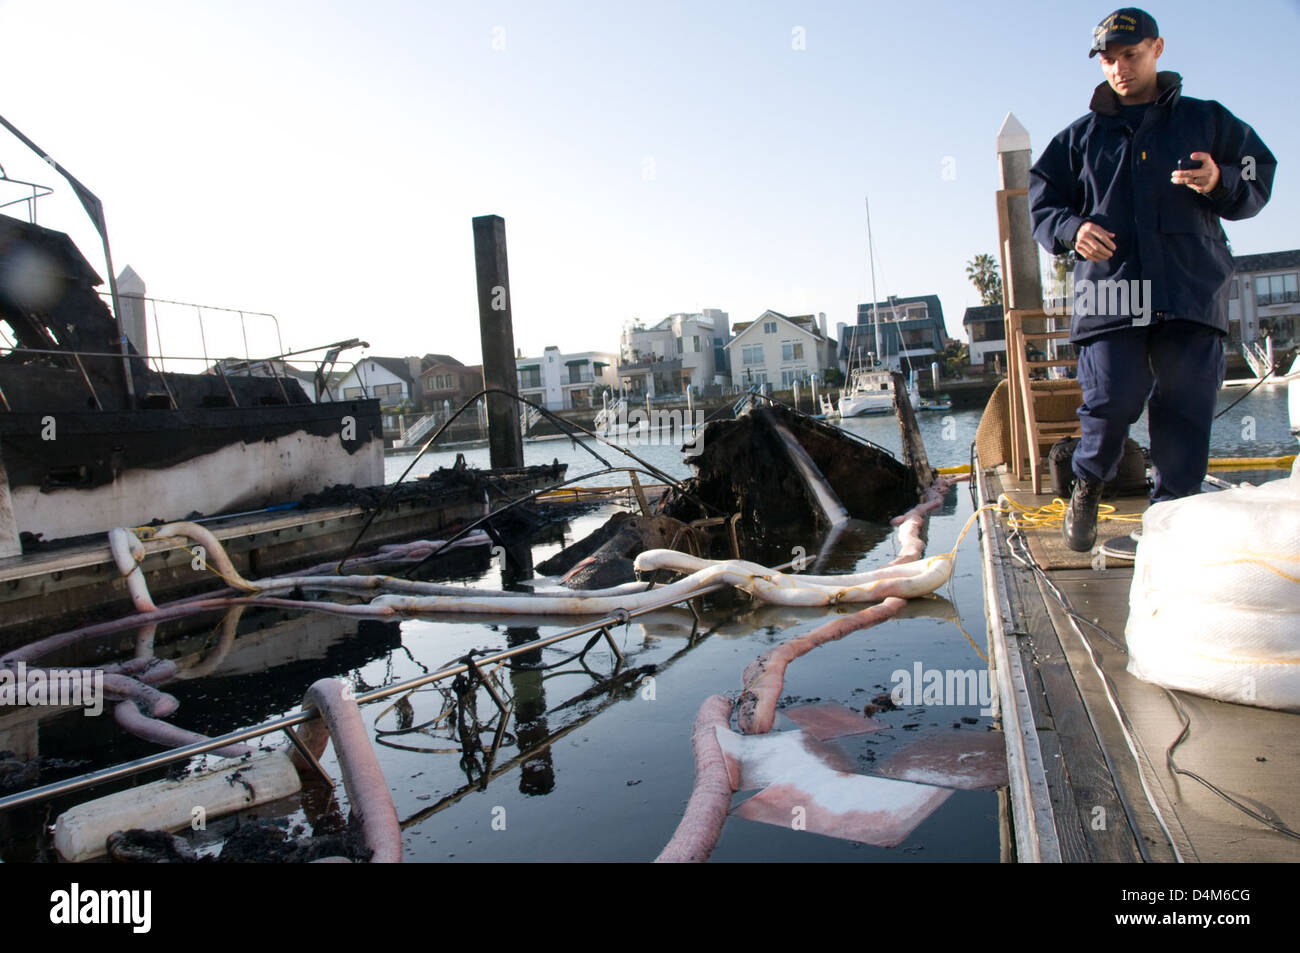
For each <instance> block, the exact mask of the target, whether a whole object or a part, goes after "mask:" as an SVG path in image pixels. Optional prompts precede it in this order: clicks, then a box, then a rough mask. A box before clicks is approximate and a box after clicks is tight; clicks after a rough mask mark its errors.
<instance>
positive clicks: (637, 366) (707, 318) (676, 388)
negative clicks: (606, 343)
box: [618, 308, 731, 397]
mask: <svg viewBox="0 0 1300 953" xmlns="http://www.w3.org/2000/svg"><path fill="white" fill-rule="evenodd" d="M730 337H731V326H730V319H729V317H728V315H727V312H725V311H719V310H718V309H717V308H705V309H704V310H703V311H700V312H698V313H691V314H687V313H684V312H683V313H678V314H670V315H669V316H668V317H666V318H664V319H663V320H662V321H659V322H658V323H656V324H654V325H652V326H651V327H648V328H647V327H645V326H643V325H641V324H638V323H634V324H633V325H632V326H631V327H628V328H624V330H623V335H622V338H621V340H620V342H619V351H620V354H619V362H618V380H619V386H620V387H621V388H622V389H623V390H624V391H625V392H626V393H628V394H632V395H636V396H650V397H655V396H659V395H663V394H680V393H682V392H683V391H684V390H685V389H686V387H687V385H690V387H691V388H692V389H693V390H694V391H695V393H697V394H703V393H708V392H709V391H710V390H711V389H713V388H715V387H716V388H721V387H724V386H726V385H727V384H728V383H730V380H731V368H730V363H729V361H728V354H727V350H726V344H727V341H728V340H729V339H730Z"/></svg>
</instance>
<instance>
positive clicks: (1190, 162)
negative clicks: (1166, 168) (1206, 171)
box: [1178, 156, 1205, 172]
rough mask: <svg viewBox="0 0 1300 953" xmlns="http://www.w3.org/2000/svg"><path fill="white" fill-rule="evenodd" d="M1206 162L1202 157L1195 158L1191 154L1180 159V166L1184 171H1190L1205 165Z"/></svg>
mask: <svg viewBox="0 0 1300 953" xmlns="http://www.w3.org/2000/svg"><path fill="white" fill-rule="evenodd" d="M1204 165H1205V163H1204V162H1203V161H1202V160H1200V159H1193V158H1192V157H1191V156H1185V157H1184V158H1182V159H1179V160H1178V168H1179V170H1180V171H1183V172H1190V171H1191V170H1193V169H1199V168H1201V167H1203V166H1204Z"/></svg>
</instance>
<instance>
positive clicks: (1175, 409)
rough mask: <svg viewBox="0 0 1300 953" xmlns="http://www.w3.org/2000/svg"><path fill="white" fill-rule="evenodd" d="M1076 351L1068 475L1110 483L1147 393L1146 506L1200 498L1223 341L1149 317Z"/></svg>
mask: <svg viewBox="0 0 1300 953" xmlns="http://www.w3.org/2000/svg"><path fill="white" fill-rule="evenodd" d="M1079 351H1080V353H1079V383H1080V384H1081V385H1082V386H1083V406H1082V407H1080V408H1079V423H1080V424H1081V425H1082V427H1083V437H1082V439H1080V441H1079V445H1078V446H1077V447H1076V448H1075V451H1074V473H1075V476H1078V477H1081V478H1087V479H1089V480H1102V481H1106V480H1112V479H1114V478H1115V473H1116V471H1117V470H1118V468H1119V462H1120V458H1121V456H1123V453H1124V438H1125V437H1126V436H1128V428H1129V426H1130V425H1131V424H1133V423H1134V422H1136V421H1137V419H1138V418H1139V417H1140V416H1142V405H1143V403H1145V402H1147V398H1148V395H1149V396H1150V410H1149V413H1148V414H1147V424H1148V430H1149V432H1150V435H1151V463H1152V466H1153V468H1154V470H1155V486H1154V488H1153V489H1152V491H1151V502H1153V503H1159V502H1161V501H1162V500H1172V499H1177V498H1178V497H1182V496H1190V495H1191V494H1193V493H1199V492H1200V489H1201V482H1202V480H1203V479H1204V477H1205V468H1206V465H1207V464H1208V462H1209V458H1210V425H1211V424H1212V423H1213V421H1214V401H1215V398H1216V397H1217V395H1218V393H1219V387H1220V385H1221V384H1222V383H1223V372H1224V355H1223V335H1222V334H1220V333H1219V332H1218V331H1216V330H1215V329H1214V328H1212V327H1209V326H1208V325H1204V324H1200V323H1198V322H1195V321H1178V320H1163V319H1162V316H1160V315H1156V316H1154V317H1153V319H1152V322H1151V324H1149V325H1147V326H1146V327H1136V328H1121V329H1119V330H1116V331H1110V332H1107V333H1105V334H1102V335H1099V336H1097V337H1094V338H1091V339H1089V340H1088V341H1087V342H1084V343H1082V344H1080V347H1079Z"/></svg>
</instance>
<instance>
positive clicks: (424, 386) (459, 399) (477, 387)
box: [418, 354, 483, 413]
mask: <svg viewBox="0 0 1300 953" xmlns="http://www.w3.org/2000/svg"><path fill="white" fill-rule="evenodd" d="M421 363H422V364H423V365H424V369H423V370H422V371H420V377H419V381H418V383H419V387H418V393H419V400H420V406H421V408H422V409H423V410H424V411H425V412H426V413H427V412H429V411H441V410H443V409H444V407H445V405H447V404H450V405H451V409H452V410H455V409H456V408H457V407H459V406H460V405H461V404H463V403H464V402H465V401H466V400H467V399H469V398H470V397H471V396H473V395H474V394H477V393H478V392H479V391H481V390H482V389H483V365H482V364H475V365H473V366H471V367H466V366H465V365H464V364H462V363H461V362H460V361H458V360H456V358H454V357H452V356H451V355H450V354H426V355H424V357H423V358H422V359H421Z"/></svg>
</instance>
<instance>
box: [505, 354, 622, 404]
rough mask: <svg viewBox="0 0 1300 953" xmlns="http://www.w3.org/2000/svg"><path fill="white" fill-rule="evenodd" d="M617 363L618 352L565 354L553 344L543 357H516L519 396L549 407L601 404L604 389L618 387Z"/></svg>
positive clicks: (616, 388)
mask: <svg viewBox="0 0 1300 953" xmlns="http://www.w3.org/2000/svg"><path fill="white" fill-rule="evenodd" d="M617 364H618V356H617V355H615V354H612V353H610V352H609V351H580V352H578V353H575V354H561V353H560V349H559V348H558V347H555V346H551V347H548V348H546V349H545V350H544V351H543V352H542V356H541V357H520V358H517V359H516V360H515V370H516V371H517V372H518V374H519V396H520V397H523V398H525V399H527V400H531V401H532V402H533V403H535V404H540V405H541V406H543V407H545V408H546V409H547V410H572V409H573V408H575V407H595V406H599V405H600V393H601V391H602V390H604V389H605V388H606V387H608V388H609V389H610V390H611V391H617V390H618V374H617V372H616V371H615V368H616V366H617Z"/></svg>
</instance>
